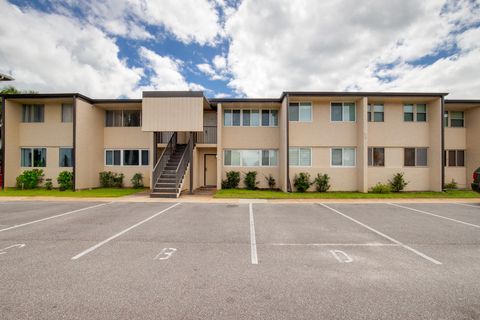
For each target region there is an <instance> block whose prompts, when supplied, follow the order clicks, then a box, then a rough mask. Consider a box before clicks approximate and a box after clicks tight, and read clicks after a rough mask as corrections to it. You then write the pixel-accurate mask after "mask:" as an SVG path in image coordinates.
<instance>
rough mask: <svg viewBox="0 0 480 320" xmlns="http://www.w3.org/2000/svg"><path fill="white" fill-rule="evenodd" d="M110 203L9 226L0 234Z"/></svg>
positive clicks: (0, 230)
mask: <svg viewBox="0 0 480 320" xmlns="http://www.w3.org/2000/svg"><path fill="white" fill-rule="evenodd" d="M111 203H113V201H112V202H108V203H101V204H97V205H94V206H90V207H86V208H81V209H77V210H73V211H68V212H65V213H61V214H57V215H54V216H50V217H46V218H43V219H39V220H34V221H30V222H26V223H22V224H16V225H14V226H11V227H8V228H4V229H0V232H3V231H7V230H12V229H17V228H20V227H25V226H28V225H31V224H34V223H38V222H43V221H47V220H50V219H55V218H59V217H63V216H67V215H69V214H73V213H78V212H82V211H85V210H89V209H94V208H98V207H102V206H106V205H109V204H111Z"/></svg>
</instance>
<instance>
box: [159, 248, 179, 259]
mask: <svg viewBox="0 0 480 320" xmlns="http://www.w3.org/2000/svg"><path fill="white" fill-rule="evenodd" d="M176 251H177V249H176V248H163V249H162V251H160V253H159V254H157V255H156V256H155V258H153V260H168V259H170V258H171V257H172V254H174V253H175V252H176Z"/></svg>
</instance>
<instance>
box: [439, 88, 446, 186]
mask: <svg viewBox="0 0 480 320" xmlns="http://www.w3.org/2000/svg"><path fill="white" fill-rule="evenodd" d="M441 101H442V104H441V109H442V110H441V112H442V115H441V117H440V121H441V122H442V123H441V131H442V137H441V149H442V154H441V159H442V161H441V162H442V179H441V180H442V190H445V165H446V163H445V157H444V154H445V97H443V96H442V97H441Z"/></svg>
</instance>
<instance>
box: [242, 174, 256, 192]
mask: <svg viewBox="0 0 480 320" xmlns="http://www.w3.org/2000/svg"><path fill="white" fill-rule="evenodd" d="M243 183H244V184H245V187H247V189H248V190H255V189H257V184H258V181H257V171H249V172H247V173H246V174H245V178H243Z"/></svg>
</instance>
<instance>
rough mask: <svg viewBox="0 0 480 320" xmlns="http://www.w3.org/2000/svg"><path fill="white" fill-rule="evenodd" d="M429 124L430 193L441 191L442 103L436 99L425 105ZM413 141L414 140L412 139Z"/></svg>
mask: <svg viewBox="0 0 480 320" xmlns="http://www.w3.org/2000/svg"><path fill="white" fill-rule="evenodd" d="M427 112H428V115H427V117H428V118H427V119H428V123H429V144H428V146H429V147H428V166H429V168H430V186H429V190H431V191H442V189H443V185H442V172H443V167H442V158H443V153H442V126H443V114H442V101H441V99H436V100H435V101H432V102H431V103H429V104H428V105H427ZM413 140H414V139H413Z"/></svg>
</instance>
